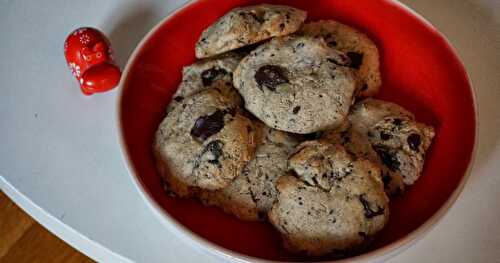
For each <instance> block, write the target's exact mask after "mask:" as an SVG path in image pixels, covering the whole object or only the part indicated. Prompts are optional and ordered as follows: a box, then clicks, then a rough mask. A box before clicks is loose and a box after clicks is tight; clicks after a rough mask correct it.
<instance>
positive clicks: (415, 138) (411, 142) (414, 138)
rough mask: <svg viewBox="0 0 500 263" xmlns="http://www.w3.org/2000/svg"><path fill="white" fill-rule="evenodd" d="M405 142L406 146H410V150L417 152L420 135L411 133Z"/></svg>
mask: <svg viewBox="0 0 500 263" xmlns="http://www.w3.org/2000/svg"><path fill="white" fill-rule="evenodd" d="M406 141H407V142H408V146H410V149H412V150H414V151H416V152H418V146H420V143H421V140H420V135H418V134H416V133H412V134H410V136H408V138H407V139H406Z"/></svg>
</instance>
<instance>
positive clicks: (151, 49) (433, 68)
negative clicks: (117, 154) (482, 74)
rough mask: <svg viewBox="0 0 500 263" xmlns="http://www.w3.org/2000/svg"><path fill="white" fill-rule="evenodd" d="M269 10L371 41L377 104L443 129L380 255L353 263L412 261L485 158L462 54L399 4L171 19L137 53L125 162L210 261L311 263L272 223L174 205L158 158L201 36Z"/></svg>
mask: <svg viewBox="0 0 500 263" xmlns="http://www.w3.org/2000/svg"><path fill="white" fill-rule="evenodd" d="M262 2H266V3H274V4H286V5H290V6H295V7H298V8H300V9H303V10H306V11H307V12H308V20H310V21H314V20H319V19H335V20H338V21H341V22H343V23H346V24H348V25H351V26H354V27H356V28H358V29H360V30H362V31H363V32H365V33H367V34H368V35H369V36H370V37H371V38H372V39H373V40H374V41H375V42H376V44H377V45H378V48H379V50H380V53H381V71H382V77H383V86H382V89H381V93H380V94H379V95H378V96H377V97H378V98H381V99H385V100H389V101H393V102H396V103H398V104H400V105H403V106H404V107H406V108H407V109H409V110H410V111H412V112H414V113H415V115H416V117H417V119H418V120H420V121H422V122H424V123H428V124H431V125H433V126H434V127H435V128H436V137H435V139H434V142H433V144H432V147H431V148H430V150H429V152H428V154H427V162H426V165H425V170H424V173H423V175H422V177H421V178H420V180H418V181H417V182H416V183H415V184H414V185H413V186H411V187H409V188H408V191H407V192H406V194H404V195H403V196H402V197H399V198H396V199H393V200H391V204H390V205H391V216H390V221H389V223H388V224H387V227H386V228H385V229H384V230H383V231H382V232H381V233H380V235H378V236H377V238H376V240H375V242H374V244H373V245H372V246H371V248H370V250H368V251H367V252H366V253H364V254H362V255H359V256H356V257H354V258H350V260H353V259H357V260H370V259H374V258H377V259H382V258H387V257H389V256H392V255H394V254H396V253H398V252H399V251H402V250H403V249H404V248H406V247H408V246H409V245H410V244H412V243H413V241H415V240H417V239H418V238H419V237H421V236H422V235H423V234H424V233H425V232H427V230H429V229H430V228H431V227H432V226H433V225H435V224H436V223H437V221H438V220H439V219H440V218H441V217H442V216H443V215H444V214H445V212H446V211H447V210H448V209H449V207H450V206H451V204H452V203H453V202H454V201H455V200H456V198H457V196H458V194H459V192H460V191H461V190H462V188H463V186H464V183H465V181H466V178H467V174H468V171H469V169H470V164H471V160H472V157H473V153H474V149H475V137H476V108H475V99H474V94H473V90H472V88H471V84H470V81H469V79H468V76H467V73H466V72H465V69H464V66H463V64H462V62H461V61H460V60H459V58H458V57H457V55H456V53H455V51H454V49H453V48H452V47H451V46H450V44H449V43H448V42H447V41H446V39H445V38H444V37H443V35H441V34H440V33H439V32H437V30H436V29H435V28H434V27H433V26H432V25H431V24H430V23H428V22H426V21H425V20H424V19H423V18H422V17H420V16H419V15H417V14H416V13H414V12H413V11H411V10H410V9H408V8H407V7H405V6H403V5H402V4H400V3H399V2H396V1H390V0H358V1H343V0H318V1H298V0H297V1H275V0H272V1H270V0H268V1H251V0H247V1H245V0H236V1H215V0H200V1H193V2H190V3H189V4H187V5H185V6H184V7H182V8H181V9H179V10H177V11H176V12H174V13H173V14H171V15H170V16H168V17H167V18H165V19H164V20H163V21H162V22H160V23H159V24H158V25H157V26H156V27H155V28H154V29H153V30H152V31H151V32H150V33H149V34H148V35H147V36H146V37H145V38H144V39H143V41H142V42H141V43H140V44H139V46H138V47H137V48H136V50H135V51H134V53H133V55H132V57H131V59H130V60H129V62H128V64H127V66H126V68H125V70H124V73H123V78H122V83H121V84H122V88H121V89H120V99H119V102H118V112H119V113H118V126H119V127H118V128H119V133H120V138H121V143H122V149H123V154H124V156H125V159H126V160H127V164H128V167H129V170H130V174H131V175H132V178H133V180H134V182H135V183H136V185H137V187H138V189H139V191H140V192H141V193H143V196H144V197H145V200H146V202H147V203H148V204H149V205H150V206H151V207H152V208H153V210H154V211H155V212H156V214H157V215H158V216H159V217H160V218H161V220H162V222H164V223H165V225H166V226H168V227H170V229H172V230H173V231H174V233H176V234H178V236H179V237H181V238H183V239H184V240H186V241H187V242H189V243H191V244H193V246H196V247H200V248H203V249H204V251H208V252H211V253H213V254H217V255H222V256H227V257H230V258H233V259H240V260H249V261H254V260H258V259H260V260H276V261H299V260H302V259H303V258H300V257H297V256H294V255H291V254H289V253H287V252H286V251H285V250H284V249H283V248H282V246H281V239H280V236H279V234H278V233H277V232H275V231H274V230H273V228H272V227H271V226H270V225H269V224H268V223H264V222H245V221H241V220H238V219H236V218H234V217H232V216H229V215H226V214H224V213H223V212H221V211H220V210H219V209H217V208H213V207H204V206H203V205H201V204H200V203H198V202H196V201H193V200H179V199H173V198H170V197H168V196H167V195H165V193H164V190H163V188H162V184H161V181H160V177H159V175H158V174H157V172H156V169H155V165H154V160H153V155H152V152H151V144H152V141H153V134H154V132H155V130H156V128H157V126H158V124H159V123H160V121H161V119H162V118H163V117H164V112H165V107H166V106H167V104H168V103H169V101H170V99H171V97H172V94H173V93H174V92H175V90H176V88H177V86H178V84H179V83H180V80H181V69H182V67H183V66H185V65H188V64H191V63H192V62H193V61H194V60H195V57H194V46H195V42H196V40H197V39H198V37H199V35H200V33H201V32H202V31H203V29H205V28H206V27H207V26H209V25H210V24H211V23H212V22H214V21H215V20H216V19H217V18H218V17H220V16H222V15H223V14H224V13H226V12H227V11H229V10H230V9H232V8H234V7H237V6H244V5H251V4H257V3H262ZM318 260H320V261H324V260H329V258H320V259H318Z"/></svg>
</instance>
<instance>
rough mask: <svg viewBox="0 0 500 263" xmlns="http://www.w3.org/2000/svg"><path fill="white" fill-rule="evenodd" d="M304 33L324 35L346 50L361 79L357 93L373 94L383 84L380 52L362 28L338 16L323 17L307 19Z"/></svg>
mask: <svg viewBox="0 0 500 263" xmlns="http://www.w3.org/2000/svg"><path fill="white" fill-rule="evenodd" d="M300 34H304V35H308V36H314V37H322V38H323V39H324V40H325V41H326V43H327V44H328V46H330V47H332V48H334V49H338V50H340V51H342V52H345V53H346V54H347V56H348V57H349V58H350V60H351V63H350V65H349V66H350V67H352V68H353V69H354V70H355V71H356V75H357V77H358V83H357V88H356V95H357V96H359V97H368V96H373V95H375V94H377V93H378V91H379V89H380V85H381V84H382V77H381V74H380V69H379V64H380V62H379V52H378V49H377V46H376V45H375V43H373V41H372V40H371V39H370V38H368V36H366V35H365V34H363V33H361V32H360V31H358V30H356V29H354V28H352V27H350V26H348V25H344V24H342V23H340V22H337V21H334V20H321V21H316V22H310V23H306V24H304V25H303V26H302V28H301V30H300Z"/></svg>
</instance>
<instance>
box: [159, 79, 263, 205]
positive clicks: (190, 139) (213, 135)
mask: <svg viewBox="0 0 500 263" xmlns="http://www.w3.org/2000/svg"><path fill="white" fill-rule="evenodd" d="M240 105H241V98H240V96H239V94H238V92H237V91H236V90H235V89H233V88H230V87H227V86H224V85H221V86H220V87H213V88H210V89H206V90H203V91H200V92H199V93H196V94H194V95H191V96H188V97H186V98H185V99H184V100H183V101H182V103H179V104H177V105H175V106H174V107H173V109H172V110H171V111H170V112H169V113H168V115H167V116H166V117H165V119H164V120H163V121H162V122H161V124H160V125H159V127H158V130H157V132H156V134H155V141H154V145H153V149H154V153H155V157H156V161H157V163H158V166H159V168H162V169H159V171H160V173H161V174H162V176H163V177H164V179H165V180H166V181H167V183H168V184H169V185H170V187H172V189H171V190H172V191H173V192H174V193H176V194H177V195H179V196H190V195H191V194H192V193H191V192H192V188H200V189H206V190H217V189H221V188H224V187H226V186H228V185H229V184H230V183H231V182H232V181H233V180H234V178H235V177H236V176H237V175H239V174H240V173H241V172H242V171H243V168H244V167H245V166H246V164H247V163H248V161H250V159H251V158H252V157H253V154H254V151H255V143H256V142H255V134H254V131H255V128H254V126H253V123H252V121H250V120H249V119H248V118H247V117H245V116H244V115H243V114H242V113H241V112H240V108H239V107H240ZM172 178H175V180H172Z"/></svg>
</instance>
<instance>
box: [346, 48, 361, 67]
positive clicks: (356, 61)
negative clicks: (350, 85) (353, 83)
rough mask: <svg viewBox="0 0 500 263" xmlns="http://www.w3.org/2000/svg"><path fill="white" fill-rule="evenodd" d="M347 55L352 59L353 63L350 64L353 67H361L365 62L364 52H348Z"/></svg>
mask: <svg viewBox="0 0 500 263" xmlns="http://www.w3.org/2000/svg"><path fill="white" fill-rule="evenodd" d="M347 56H348V57H349V59H351V64H350V65H349V66H350V67H351V68H355V69H359V67H360V66H361V64H362V63H363V53H357V52H347Z"/></svg>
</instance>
